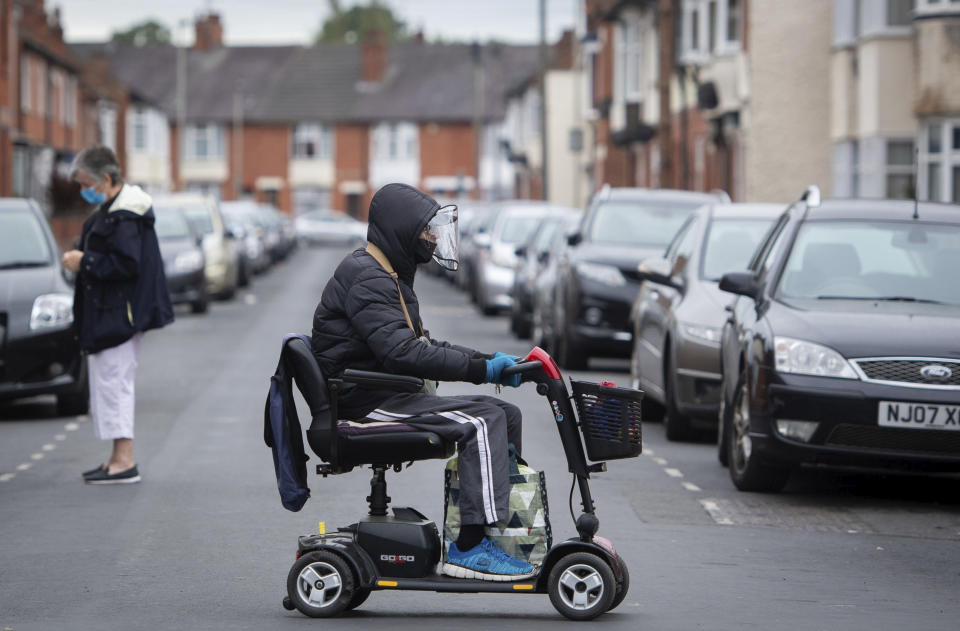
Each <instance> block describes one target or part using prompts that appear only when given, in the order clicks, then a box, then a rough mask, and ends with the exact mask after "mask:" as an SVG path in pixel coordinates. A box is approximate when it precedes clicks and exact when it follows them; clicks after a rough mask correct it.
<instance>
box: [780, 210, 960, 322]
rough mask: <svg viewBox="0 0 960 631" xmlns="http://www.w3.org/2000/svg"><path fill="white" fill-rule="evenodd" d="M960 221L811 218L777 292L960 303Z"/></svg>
mask: <svg viewBox="0 0 960 631" xmlns="http://www.w3.org/2000/svg"><path fill="white" fill-rule="evenodd" d="M958 269H960V225H957V224H938V223H932V222H931V223H925V222H920V221H856V222H854V221H808V222H806V223H805V224H803V225H802V226H801V227H800V230H799V231H798V232H797V236H796V239H795V240H794V243H793V247H792V248H791V250H790V253H789V258H788V259H787V262H786V265H785V267H784V270H783V273H782V274H781V275H780V282H779V286H778V295H779V296H781V297H783V298H794V299H808V300H844V299H846V300H888V301H899V302H938V303H946V304H953V305H960V283H958V282H957V270H958Z"/></svg>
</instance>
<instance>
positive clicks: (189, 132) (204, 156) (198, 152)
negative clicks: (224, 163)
mask: <svg viewBox="0 0 960 631" xmlns="http://www.w3.org/2000/svg"><path fill="white" fill-rule="evenodd" d="M184 144H185V145H186V153H187V155H186V159H187V160H200V161H203V160H222V159H223V128H222V127H220V126H218V125H187V128H186V141H185V142H184Z"/></svg>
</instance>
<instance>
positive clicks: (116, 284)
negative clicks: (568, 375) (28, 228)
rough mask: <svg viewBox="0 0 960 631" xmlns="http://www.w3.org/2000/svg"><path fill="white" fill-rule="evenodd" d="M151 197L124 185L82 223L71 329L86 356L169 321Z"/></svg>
mask: <svg viewBox="0 0 960 631" xmlns="http://www.w3.org/2000/svg"><path fill="white" fill-rule="evenodd" d="M151 205H152V201H151V199H150V196H149V195H147V194H146V193H144V192H143V191H142V190H141V189H140V188H139V187H137V186H130V185H124V186H123V188H122V189H121V190H120V192H119V193H118V194H117V195H116V197H114V198H113V199H111V200H108V201H107V202H106V203H104V204H102V205H101V206H100V208H98V209H97V210H96V211H95V212H94V213H93V214H92V215H90V217H89V218H88V219H87V221H86V222H84V224H83V233H82V236H81V238H80V249H81V250H82V251H83V258H82V259H81V260H80V271H79V273H78V274H77V282H76V290H75V294H74V299H73V315H74V327H75V330H76V332H77V337H78V339H79V341H80V347H81V348H82V349H83V350H85V351H87V352H88V353H96V352H99V351H102V350H104V349H106V348H111V347H113V346H118V345H120V344H123V343H124V342H126V341H127V340H129V339H130V338H131V337H133V335H134V334H135V333H138V332H141V331H147V330H149V329H156V328H160V327H162V326H164V325H167V324H169V323H170V322H173V307H172V306H171V304H170V294H169V293H168V292H167V279H166V276H165V275H164V273H163V259H162V258H161V256H160V244H159V243H158V241H157V233H156V231H154V229H153V224H154V219H155V217H154V214H153V209H152V207H151Z"/></svg>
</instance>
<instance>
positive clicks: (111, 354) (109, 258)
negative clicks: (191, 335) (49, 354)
mask: <svg viewBox="0 0 960 631" xmlns="http://www.w3.org/2000/svg"><path fill="white" fill-rule="evenodd" d="M71 175H72V177H73V180H74V181H75V182H77V183H78V184H80V186H81V187H82V188H81V190H80V194H81V196H82V197H83V199H84V201H86V202H87V203H88V204H91V205H93V206H96V210H95V211H94V212H93V214H91V215H90V217H89V218H88V219H87V221H86V222H84V224H83V233H82V235H81V237H80V248H79V249H76V250H70V251H69V252H66V253H64V255H63V266H64V267H66V268H67V269H69V270H70V271H72V272H74V273H76V275H77V279H76V285H75V287H76V288H75V294H74V299H73V313H74V326H75V330H76V332H77V337H78V339H79V341H80V347H81V348H82V349H83V351H84V352H85V353H87V369H88V372H89V377H90V414H91V416H92V418H93V426H94V431H95V433H96V435H97V438H100V439H101V440H111V441H113V451H112V453H111V455H110V458H109V459H108V460H107V461H106V462H105V463H103V464H101V465H100V466H98V467H96V468H94V469H91V470H90V471H86V472H84V473H83V479H84V482H87V483H89V484H129V483H133V482H139V481H140V472H139V470H138V469H137V464H136V461H135V460H134V458H133V418H134V415H133V411H134V381H135V377H136V369H137V356H138V355H139V351H140V339H141V337H142V336H143V332H144V331H147V330H149V329H155V328H159V327H162V326H164V325H166V324H169V323H170V322H172V321H173V308H172V307H171V305H170V296H169V294H168V293H167V281H166V277H165V276H164V273H163V260H162V258H161V256H160V247H159V244H158V242H157V235H156V232H154V229H153V224H154V214H153V209H152V201H151V199H150V196H149V195H147V194H146V193H144V192H143V190H141V189H140V187H138V186H131V185H129V184H125V183H124V182H123V178H122V177H121V175H120V164H119V163H118V161H117V157H116V155H114V153H113V151H112V150H110V149H109V148H107V147H102V146H101V147H90V148H88V149H84V150H83V151H81V152H80V153H79V154H78V155H77V157H76V159H75V160H74V162H73V166H72V168H71Z"/></svg>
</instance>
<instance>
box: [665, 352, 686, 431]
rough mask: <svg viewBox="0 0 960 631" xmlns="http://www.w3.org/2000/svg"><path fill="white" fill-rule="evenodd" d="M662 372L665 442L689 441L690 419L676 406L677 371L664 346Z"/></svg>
mask: <svg viewBox="0 0 960 631" xmlns="http://www.w3.org/2000/svg"><path fill="white" fill-rule="evenodd" d="M663 355H664V361H665V365H664V370H663V401H664V403H666V406H665V407H666V413H665V414H664V416H663V429H664V431H665V433H666V435H667V440H670V441H674V442H676V441H682V440H690V435H691V434H692V430H691V428H690V417H689V416H687V415H686V414H683V413H682V412H680V408H679V406H678V405H677V371H676V369H675V367H674V365H673V360H672V359H671V358H670V347H669V346H665V347H664V351H663Z"/></svg>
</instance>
